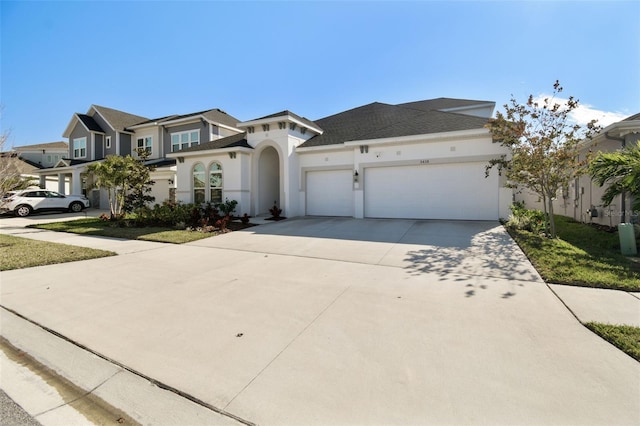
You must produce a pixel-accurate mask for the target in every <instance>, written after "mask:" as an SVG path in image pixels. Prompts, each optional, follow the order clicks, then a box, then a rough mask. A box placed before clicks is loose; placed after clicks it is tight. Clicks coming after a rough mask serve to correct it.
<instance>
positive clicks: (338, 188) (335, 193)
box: [306, 170, 354, 217]
mask: <svg viewBox="0 0 640 426" xmlns="http://www.w3.org/2000/svg"><path fill="white" fill-rule="evenodd" d="M306 192H307V215H309V216H348V217H352V216H353V211H354V208H353V177H352V176H351V170H323V171H312V172H307V188H306Z"/></svg>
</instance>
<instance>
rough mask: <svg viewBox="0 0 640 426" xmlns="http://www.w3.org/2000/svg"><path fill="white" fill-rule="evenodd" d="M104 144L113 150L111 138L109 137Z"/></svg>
mask: <svg viewBox="0 0 640 426" xmlns="http://www.w3.org/2000/svg"><path fill="white" fill-rule="evenodd" d="M104 144H105V145H106V146H107V148H111V136H107V138H106V139H105V142H104Z"/></svg>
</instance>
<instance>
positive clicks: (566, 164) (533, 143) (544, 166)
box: [485, 80, 599, 238]
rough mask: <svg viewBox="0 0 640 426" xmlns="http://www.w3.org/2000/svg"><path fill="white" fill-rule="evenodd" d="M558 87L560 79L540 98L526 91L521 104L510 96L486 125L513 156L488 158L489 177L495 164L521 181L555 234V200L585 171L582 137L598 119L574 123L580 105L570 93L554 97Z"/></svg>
mask: <svg viewBox="0 0 640 426" xmlns="http://www.w3.org/2000/svg"><path fill="white" fill-rule="evenodd" d="M561 92H562V86H560V82H559V81H558V80H556V82H555V83H554V85H553V94H552V96H550V97H545V98H544V99H543V100H542V101H538V100H536V99H534V97H533V95H530V96H529V98H528V100H527V102H526V103H525V104H520V103H518V102H517V101H516V99H515V98H514V97H513V96H512V97H511V99H510V102H509V103H508V104H505V105H504V110H505V111H504V113H502V112H497V113H496V118H494V119H491V120H489V123H488V124H487V125H486V126H485V127H487V128H488V129H489V130H490V131H491V134H492V136H493V142H494V143H499V144H500V145H502V146H505V147H507V148H509V149H510V150H511V157H510V158H508V157H507V156H502V157H500V158H496V159H493V160H490V161H489V164H488V165H487V167H486V175H487V176H488V175H489V173H490V171H491V169H492V168H494V167H496V168H497V169H498V173H500V174H502V173H505V176H506V178H507V180H508V186H510V187H512V188H516V187H520V186H524V187H526V188H528V189H529V190H531V191H532V192H534V193H535V194H537V195H538V196H540V198H541V199H542V202H543V205H544V215H545V218H546V226H545V228H546V234H547V235H548V236H550V237H551V238H555V237H556V227H555V221H554V216H553V200H554V199H555V198H556V196H557V194H558V192H559V191H560V190H562V189H563V188H568V186H569V184H570V182H572V181H573V180H574V179H576V178H577V177H578V176H580V175H581V174H584V173H585V169H586V164H587V163H586V159H583V160H582V161H581V160H580V142H581V141H582V140H584V139H585V138H591V136H592V135H593V133H594V132H596V131H598V130H599V128H598V126H597V125H596V120H591V121H590V122H589V123H587V124H586V126H581V125H579V124H576V123H573V122H572V121H571V119H570V114H571V112H572V111H574V110H575V109H576V108H578V100H577V99H575V98H574V97H573V96H570V97H569V99H567V100H566V101H562V102H561V101H560V100H558V99H556V96H557V95H558V94H559V93H561Z"/></svg>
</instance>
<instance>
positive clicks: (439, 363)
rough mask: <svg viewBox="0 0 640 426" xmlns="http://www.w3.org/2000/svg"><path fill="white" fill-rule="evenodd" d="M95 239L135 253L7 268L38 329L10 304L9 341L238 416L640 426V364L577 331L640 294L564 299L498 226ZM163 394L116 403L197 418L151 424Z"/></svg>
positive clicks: (344, 224)
mask: <svg viewBox="0 0 640 426" xmlns="http://www.w3.org/2000/svg"><path fill="white" fill-rule="evenodd" d="M3 220H4V219H2V220H1V221H0V232H6V233H14V234H21V236H26V237H29V238H38V239H47V240H49V241H51V240H53V239H54V237H53V236H51V235H50V233H43V232H27V233H25V231H24V230H23V229H22V230H21V229H20V226H18V225H15V226H14V225H11V226H2V225H3V224H4V222H2V221H3ZM50 238H51V239H50ZM55 238H59V237H55ZM85 238H88V237H85ZM90 241H92V242H91V243H89V240H86V241H85V242H84V243H82V244H81V243H80V242H79V240H76V244H78V245H85V246H91V247H96V248H106V247H109V248H107V249H109V250H114V251H116V252H118V253H120V255H119V256H114V257H109V258H103V259H95V260H89V261H84V262H74V263H69V264H61V265H49V266H43V267H38V268H29V269H24V270H17V271H6V272H3V273H2V275H1V278H2V282H1V293H0V296H1V297H2V299H1V304H2V306H3V307H4V308H6V309H10V310H11V311H13V312H16V313H18V314H19V315H21V316H22V317H24V318H27V319H28V320H29V321H31V322H28V321H25V319H23V318H19V317H15V315H13V314H11V313H10V312H7V311H6V310H3V311H2V313H3V317H2V321H3V327H2V335H3V336H4V337H5V338H7V340H9V341H11V342H12V344H15V345H16V346H20V345H22V346H23V349H24V350H25V351H27V352H29V353H32V352H36V353H39V354H40V355H38V356H39V359H40V360H41V361H43V362H44V361H47V358H49V359H56V356H55V355H54V354H52V353H51V352H52V351H51V350H50V349H49V348H48V347H47V345H41V346H40V347H38V343H37V342H40V341H41V340H44V337H40V338H37V337H34V338H33V339H30V338H27V337H24V338H23V337H21V336H27V335H29V333H26V332H25V330H24V329H25V328H29V329H30V328H31V327H35V328H36V329H38V327H37V326H36V325H34V323H35V324H39V325H41V326H44V327H46V328H47V329H49V330H52V331H54V332H55V333H57V334H59V335H61V336H64V338H65V339H69V340H70V341H72V342H73V343H74V345H80V346H82V347H85V348H88V349H89V350H90V351H91V352H92V355H95V354H97V355H99V357H101V358H100V359H101V360H103V361H104V362H106V363H108V365H111V367H113V368H116V367H117V368H116V370H117V369H123V370H124V371H127V372H128V373H129V374H132V375H133V376H135V377H137V378H138V379H140V380H142V381H143V382H144V381H146V382H148V383H152V384H154V385H155V386H159V387H161V388H165V389H166V388H170V390H171V391H172V392H170V393H172V394H173V395H176V392H178V394H179V395H182V396H186V397H187V398H188V400H189V402H191V403H193V405H194V406H197V407H200V408H203V407H204V408H206V409H207V410H209V411H211V412H213V413H214V414H216V416H218V415H219V416H221V417H220V418H217V419H218V420H220V422H222V421H223V419H224V421H233V422H237V421H240V422H244V423H257V424H285V425H286V424H349V425H350V424H385V425H388V424H481V423H482V424H487V423H491V424H536V425H539V424H581V425H582V424H638V423H640V364H639V363H638V362H636V361H635V360H633V359H632V358H630V357H629V356H627V355H626V354H624V353H622V352H621V351H619V350H618V349H616V348H614V347H613V346H612V345H610V344H608V343H606V342H604V341H603V340H602V339H600V338H598V337H597V336H595V335H594V334H593V333H591V332H590V331H588V330H587V329H586V328H585V327H583V326H582V325H581V324H580V322H579V321H578V319H577V318H579V319H580V320H583V318H584V319H588V320H600V319H601V318H604V320H607V321H608V320H613V321H616V320H617V319H618V317H617V316H616V315H615V314H613V313H612V312H614V311H617V310H619V309H618V306H624V309H622V311H623V312H624V313H623V314H622V315H620V317H619V318H622V320H623V321H633V320H634V319H635V318H637V316H634V310H635V313H636V314H637V313H638V312H640V300H639V299H638V298H637V297H636V295H633V294H628V293H624V292H615V293H603V294H605V296H602V297H600V298H598V297H596V296H589V297H585V296H577V295H576V294H574V293H572V292H570V291H565V289H566V287H564V288H562V289H560V290H559V289H558V288H557V287H558V286H551V288H553V290H554V291H551V288H550V287H549V286H547V285H546V284H544V283H543V282H542V280H541V279H540V277H539V275H538V274H537V272H536V271H535V270H534V268H533V267H532V266H531V264H530V263H529V262H528V261H527V259H526V257H525V256H524V255H523V254H522V252H521V251H520V250H519V248H518V247H517V246H516V245H515V244H514V243H513V241H512V240H511V239H510V238H509V236H508V235H507V234H506V232H505V231H504V229H503V228H502V227H501V226H499V224H497V223H492V222H446V221H411V220H355V219H335V218H300V219H289V220H286V221H282V222H278V223H271V224H268V225H261V226H258V227H254V228H250V229H248V230H245V231H238V232H233V233H229V234H226V235H222V236H217V237H213V238H208V239H205V240H200V241H196V242H193V243H189V244H184V245H164V244H152V243H146V244H143V245H140V246H135V247H134V246H133V245H127V242H119V241H118V240H116V241H113V240H112V239H107V240H105V239H91V240H90ZM92 244H93V245H92ZM610 294H615V295H617V296H615V297H609V296H608V295H610ZM622 296H624V297H622ZM559 297H560V298H562V300H561V299H560V298H559ZM625 297H627V298H628V300H627V299H625ZM565 299H566V300H565ZM603 300H606V301H607V303H612V305H610V306H611V309H610V310H607V309H602V311H603V312H605V313H606V314H607V317H599V316H598V315H600V314H598V313H597V310H594V309H593V305H595V304H598V303H600V302H601V301H603ZM563 301H564V303H563ZM565 303H566V305H567V306H568V307H569V308H570V310H569V309H567V306H565ZM589 304H590V305H591V309H589V306H583V305H589ZM574 315H575V316H574ZM576 317H577V318H576ZM6 318H9V319H6ZM25 322H26V323H27V324H28V325H27V324H24V323H25ZM7 324H9V325H10V326H7ZM45 334H49V335H50V334H51V333H45ZM65 341H66V340H65ZM67 343H68V344H70V343H69V342H67ZM74 345H72V346H74ZM76 348H77V346H76ZM77 350H80V349H77ZM53 352H55V350H53ZM63 353H64V352H63ZM57 358H58V361H52V363H54V364H55V363H58V364H60V363H62V364H64V362H63V361H61V360H64V359H68V358H69V357H68V356H58V357H57ZM56 368H57V370H59V371H62V372H64V374H65V375H74V374H80V373H78V371H76V370H78V369H79V370H81V373H82V374H86V375H88V376H90V379H91V380H89V382H90V383H85V386H87V388H88V389H91V387H90V385H91V384H94V385H95V383H94V382H93V381H94V380H99V379H102V380H104V379H105V377H104V376H100V375H99V374H98V373H99V372H100V371H103V370H102V369H101V368H95V369H94V368H82V367H80V368H76V367H74V366H73V365H72V366H68V365H67V366H66V367H59V366H56ZM103 368H106V367H103ZM3 371H4V368H3ZM104 371H109V370H108V369H107V370H104ZM89 372H90V373H89ZM105 374H106V373H105ZM94 375H97V376H96V377H94ZM118 375H119V374H118ZM118 375H116V376H115V377H118ZM98 376H100V377H98ZM108 377H110V376H108ZM76 381H81V379H76ZM110 393H113V392H106V391H105V392H103V395H102V397H103V398H104V399H105V400H109V394H110ZM143 394H144V392H136V393H135V395H136V396H137V398H125V399H124V400H123V399H119V400H118V399H117V398H115V399H116V401H113V402H110V403H111V404H113V405H114V406H115V407H119V408H121V409H123V410H125V411H126V412H127V413H128V414H129V415H130V416H131V417H132V418H134V419H136V420H137V421H139V422H140V423H143V424H144V423H154V424H178V423H176V421H177V420H175V419H171V418H165V420H164V422H163V421H162V420H159V419H158V418H154V421H153V422H151V421H148V418H149V417H148V416H150V414H148V412H149V410H147V411H145V408H144V407H147V406H148V404H150V402H149V401H148V400H147V399H146V398H144V397H142V395H143ZM145 401H146V402H145ZM191 409H193V407H191V408H184V407H183V408H182V409H181V410H179V411H189V410H191ZM150 411H151V412H153V411H154V410H150ZM142 413H147V414H142ZM213 423H215V422H214V421H212V423H211V424H213ZM183 424H184V423H183Z"/></svg>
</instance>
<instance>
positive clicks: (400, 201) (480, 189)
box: [364, 163, 499, 220]
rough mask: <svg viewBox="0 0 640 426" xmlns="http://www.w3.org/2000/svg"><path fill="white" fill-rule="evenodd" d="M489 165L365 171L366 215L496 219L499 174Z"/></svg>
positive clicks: (415, 167)
mask: <svg viewBox="0 0 640 426" xmlns="http://www.w3.org/2000/svg"><path fill="white" fill-rule="evenodd" d="M485 165H486V163H457V164H428V165H420V166H399V167H377V168H367V169H365V180H364V185H365V186H364V209H365V211H364V213H365V216H366V217H378V218H410V219H467V220H496V219H498V215H499V213H498V208H499V207H498V206H499V189H498V177H497V173H492V174H491V175H490V176H489V177H488V178H486V179H485V177H484V170H485Z"/></svg>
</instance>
